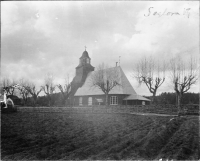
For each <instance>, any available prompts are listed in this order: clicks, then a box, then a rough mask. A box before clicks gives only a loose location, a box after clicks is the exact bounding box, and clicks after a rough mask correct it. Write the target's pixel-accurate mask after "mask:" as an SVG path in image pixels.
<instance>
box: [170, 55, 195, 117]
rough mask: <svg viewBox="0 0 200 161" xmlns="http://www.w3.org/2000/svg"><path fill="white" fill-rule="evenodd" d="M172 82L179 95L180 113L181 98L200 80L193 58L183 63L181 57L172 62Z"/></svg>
mask: <svg viewBox="0 0 200 161" xmlns="http://www.w3.org/2000/svg"><path fill="white" fill-rule="evenodd" d="M170 67H171V78H172V79H171V80H172V83H173V86H174V90H175V92H176V95H177V98H178V100H177V105H178V113H179V114H180V112H181V98H182V96H183V94H184V93H186V92H188V91H189V90H190V88H191V86H192V85H194V84H195V83H196V82H197V80H198V74H197V63H196V62H195V59H193V58H192V57H191V58H190V60H189V61H188V60H187V61H183V59H181V57H177V58H173V59H171V60H170Z"/></svg>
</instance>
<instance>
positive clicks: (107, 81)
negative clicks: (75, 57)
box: [90, 64, 120, 106]
mask: <svg viewBox="0 0 200 161" xmlns="http://www.w3.org/2000/svg"><path fill="white" fill-rule="evenodd" d="M90 82H91V87H96V88H99V89H100V90H101V91H102V92H103V93H104V94H105V97H106V105H107V106H108V94H109V92H110V91H111V90H112V89H113V88H114V87H115V86H119V85H120V75H119V71H118V70H117V68H107V69H106V68H105V66H104V64H101V65H99V67H98V68H97V71H95V72H94V73H93V74H92V75H91V80H90Z"/></svg>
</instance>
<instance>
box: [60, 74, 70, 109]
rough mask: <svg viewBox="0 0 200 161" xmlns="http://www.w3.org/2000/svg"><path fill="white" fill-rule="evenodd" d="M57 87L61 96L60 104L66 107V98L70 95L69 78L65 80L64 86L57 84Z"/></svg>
mask: <svg viewBox="0 0 200 161" xmlns="http://www.w3.org/2000/svg"><path fill="white" fill-rule="evenodd" d="M57 87H58V89H59V90H60V92H61V94H62V104H63V105H66V104H67V105H68V104H69V102H68V101H69V100H68V98H69V96H70V94H71V83H70V82H69V76H67V78H66V79H65V83H64V85H61V84H58V85H57Z"/></svg>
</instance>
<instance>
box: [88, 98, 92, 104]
mask: <svg viewBox="0 0 200 161" xmlns="http://www.w3.org/2000/svg"><path fill="white" fill-rule="evenodd" d="M88 105H92V97H89V98H88Z"/></svg>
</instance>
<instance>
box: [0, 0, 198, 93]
mask: <svg viewBox="0 0 200 161" xmlns="http://www.w3.org/2000/svg"><path fill="white" fill-rule="evenodd" d="M155 12H157V13H158V14H156V15H155V14H154V13H155ZM164 12H165V14H164V15H162V14H163V13H164ZM168 12H172V13H178V15H177V14H173V15H166V13H168ZM159 14H160V15H159ZM84 46H87V51H88V53H89V56H90V57H91V61H92V62H91V64H92V65H93V66H94V67H97V66H98V65H99V64H101V63H102V62H104V63H105V64H108V65H109V66H110V67H112V66H115V62H116V61H118V60H119V56H120V65H121V67H122V69H123V70H124V72H125V74H126V75H127V77H128V79H129V80H130V82H131V84H132V85H133V87H134V88H135V90H136V92H137V93H139V94H141V95H150V93H149V92H148V90H147V88H146V87H145V86H140V87H139V86H138V84H137V83H136V81H135V80H134V79H133V78H132V77H131V73H132V70H133V65H134V63H136V62H137V61H138V60H139V59H140V58H141V57H143V56H144V55H146V56H147V55H153V56H156V57H157V58H159V59H160V60H165V59H168V58H170V57H174V56H177V55H181V57H187V56H188V55H194V56H197V57H198V55H199V2H198V1H195V2H189V1H180V2H173V1H167V2H163V1H159V2H155V1H152V2H147V1H145V2H141V1H132V2H130V1H118V2H114V1H110V2H105V1H99V2H98V1H95V2H94V1H93V2H92V1H88V2H84V1H82V2H72V1H57V2H56V1H36V2H33V1H18V2H14V1H10V2H9V1H2V2H1V77H2V78H3V77H9V78H14V79H20V78H24V79H29V80H30V81H34V82H35V83H36V84H37V85H38V86H40V85H41V84H42V83H43V82H44V77H45V75H46V74H47V73H52V74H53V75H54V77H55V81H56V82H57V83H62V81H63V78H65V77H66V75H67V74H69V76H70V77H71V79H72V78H73V77H74V75H75V67H76V66H77V65H78V63H79V57H80V56H81V55H82V53H83V51H84V50H85V47H84ZM164 91H167V92H172V91H173V88H172V87H170V83H169V82H166V83H165V84H163V86H161V88H160V89H159V91H158V93H161V92H164ZM191 91H192V92H198V91H199V88H198V85H195V86H193V88H192V89H191Z"/></svg>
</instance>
